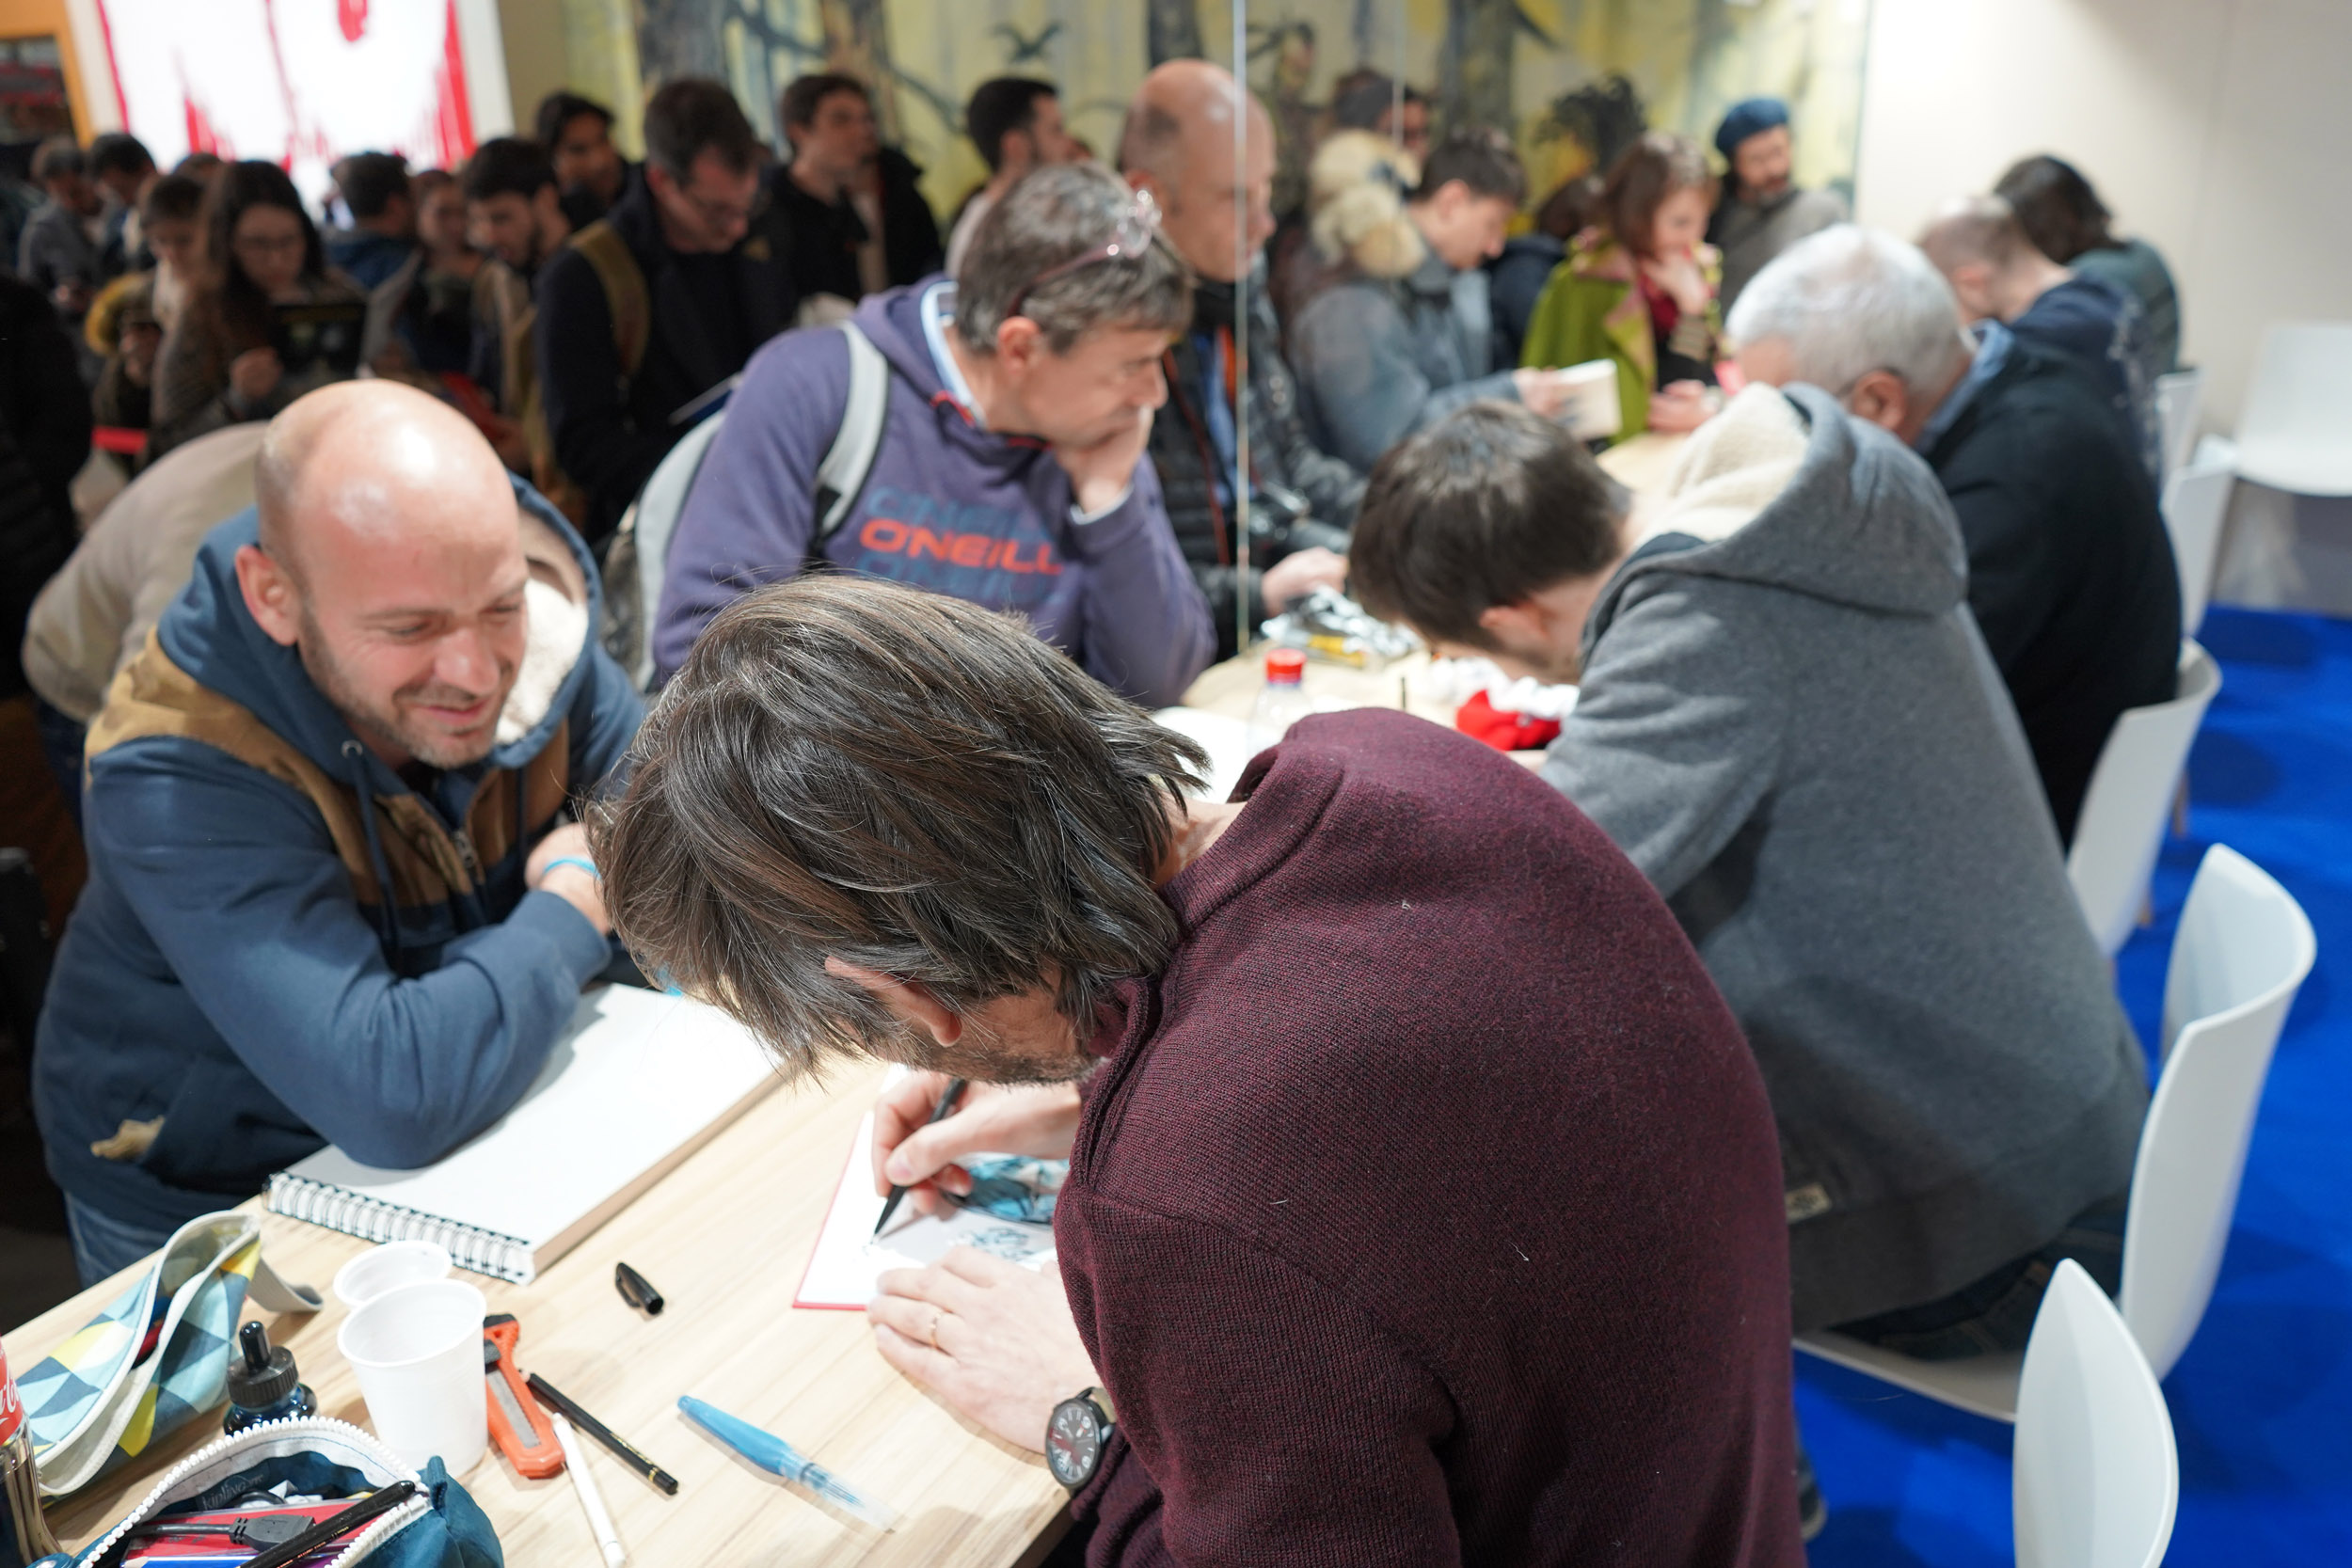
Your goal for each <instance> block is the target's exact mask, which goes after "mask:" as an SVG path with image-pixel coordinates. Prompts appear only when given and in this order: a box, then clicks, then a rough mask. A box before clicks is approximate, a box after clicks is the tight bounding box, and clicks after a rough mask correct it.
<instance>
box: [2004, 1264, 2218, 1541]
mask: <svg viewBox="0 0 2352 1568" xmlns="http://www.w3.org/2000/svg"><path fill="white" fill-rule="evenodd" d="M2180 1500H2181V1463H2180V1452H2179V1449H2177V1448H2175V1446H2174V1444H2173V1440H2172V1414H2171V1412H2170V1411H2169V1410H2168V1409H2166V1408H2165V1403H2164V1391H2163V1390H2162V1389H2161V1388H2159V1387H2158V1386H2156V1377H2155V1373H2154V1371H2153V1370H2152V1369H2151V1368H2150V1367H2149V1365H2148V1361H2147V1358H2146V1357H2145V1356H2143V1355H2141V1354H2140V1352H2139V1346H2138V1345H2137V1343H2136V1342H2135V1341H2134V1340H2133V1338H2132V1333H2131V1330H2130V1329H2128V1328H2126V1327H2125V1326H2124V1323H2123V1319H2122V1316H2121V1315H2120V1314H2118V1313H2117V1311H2116V1310H2115V1306H2114V1304H2113V1303H2112V1302H2110V1301H2108V1300H2107V1298H2106V1295H2105V1294H2104V1293H2103V1292H2102V1291H2100V1289H2099V1287H2098V1286H2097V1285H2096V1284H2094V1283H2093V1282H2092V1281H2091V1278H2090V1275H2087V1274H2085V1273H2084V1272H2083V1271H2082V1268H2081V1266H2080V1265H2079V1264H2076V1263H2074V1262H2071V1261H2069V1262H2064V1263H2060V1264H2059V1265H2058V1273H2057V1274H2056V1275H2054V1276H2053V1277H2052V1278H2051V1280H2050V1290H2049V1293H2048V1294H2047V1295H2045V1296H2043V1297H2042V1310H2041V1312H2040V1314H2039V1315H2038V1316H2036V1317H2035V1319H2034V1321H2033V1338H2032V1339H2031V1340H2030V1341H2029V1342H2027V1344H2026V1367H2025V1373H2024V1375H2023V1376H2022V1377H2021V1378H2020V1379H2019V1383H2018V1389H2017V1442H2016V1446H2015V1448H2014V1449H2012V1450H2011V1456H2010V1518H2011V1520H2012V1521H2013V1524H2014V1528H2015V1533H2016V1542H2017V1562H2018V1568H2156V1564H2158V1563H2160V1562H2162V1561H2163V1560H2164V1549H2165V1547H2166V1546H2167V1545H2168V1544H2170V1542H2171V1540H2172V1521H2173V1517H2174V1515H2175V1514H2176V1513H2177V1512H2178V1511H2179V1508H2180Z"/></svg>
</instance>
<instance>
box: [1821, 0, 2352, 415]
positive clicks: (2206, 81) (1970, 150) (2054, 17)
mask: <svg viewBox="0 0 2352 1568" xmlns="http://www.w3.org/2000/svg"><path fill="white" fill-rule="evenodd" d="M1870 28H1871V31H1870V43H1869V55H1868V61H1867V67H1866V75H1865V82H1864V88H1863V108H1862V146H1861V155H1860V158H1859V160H1858V166H1857V169H1856V177H1855V185H1856V189H1855V209H1856V214H1857V215H1858V216H1859V217H1860V219H1861V221H1863V222H1865V223H1868V224H1874V225H1876V226H1878V227H1880V228H1883V229H1888V230H1893V231H1894V232H1896V233H1899V234H1903V235H1911V234H1914V233H1915V232H1916V231H1917V230H1918V229H1919V228H1920V226H1921V224H1922V223H1923V222H1924V221H1925V219H1926V218H1927V216H1928V214H1930V212H1931V210H1932V209H1933V208H1934V207H1935V206H1936V204H1937V203H1939V202H1940V201H1942V200H1943V199H1944V198H1947V197H1950V196H1954V195H1957V194H1960V193H1962V192H1965V191H1978V190H1983V189H1985V188H1987V187H1988V186H1990V185H1991V184H1992V182H1993V181H1994V179H1995V178H1997V177H1998V176H1999V174H2000V171H2001V170H2002V169H2003V168H2005V167H2007V166H2009V164H2010V162H2012V161H2013V160H2015V159H2016V158H2019V157H2021V156H2024V155H2025V154H2026V153H2031V152H2054V153H2057V154H2058V156H2060V157H2063V158H2065V159H2067V160H2068V161H2070V162H2072V163H2074V165H2075V166H2077V167H2079V168H2081V169H2082V170H2083V172H2084V173H2085V174H2087V175H2089V176H2090V180H2091V182H2092V183H2094V184H2096V185H2097V186H2098V187H2099V192H2100V195H2101V196H2102V197H2103V198H2105V199H2106V203H2107V205H2108V206H2109V207H2110V208H2112V209H2113V210H2114V212H2115V214H2116V215H2117V225H2116V227H2117V230H2118V231H2119V232H2122V233H2125V234H2138V235H2141V236H2144V237H2145V238H2147V239H2148V240H2149V241H2150V242H2152V243H2153V245H2155V246H2156V247H2157V248H2158V249H2159V250H2161V251H2162V252H2164V255H2165V259H2166V261H2169V263H2170V265H2171V267H2172V271H2173V275H2174V277H2175V279H2176V280H2177V282H2178V284H2179V286H2180V290H2181V297H2182V321H2183V333H2184V337H2183V342H2182V356H2183V358H2184V359H2185V360H2186V361H2189V362H2193V363H2196V364H2200V365H2202V366H2204V367H2205V368H2206V370H2207V372H2209V373H2208V377H2207V382H2206V391H2205V423H2206V426H2207V428H2209V429H2220V430H2228V429H2229V428H2231V427H2232V425H2233V423H2234V422H2235V420H2236V418H2237V410H2238V405H2239V404H2240V402H2241V401H2242V399H2243V397H2244V395H2245V388H2246V380H2247V376H2248V374H2249V372H2250V371H2251V369H2252V365H2253V356H2254V351H2255V346H2256V344H2257V342H2258V341H2259V340H2260V338H2261V334H2262V328H2263V325H2264V324H2265V323H2267V322H2271V321H2277V320H2281V319H2288V318H2295V317H2330V318H2352V201H2347V200H2346V199H2345V198H2346V195H2347V191H2348V190H2352V175H2348V174H2347V173H2346V161H2345V160H2346V150H2347V149H2352V0H1877V4H1876V7H1875V8H1874V11H1873V14H1872V18H1871V23H1870Z"/></svg>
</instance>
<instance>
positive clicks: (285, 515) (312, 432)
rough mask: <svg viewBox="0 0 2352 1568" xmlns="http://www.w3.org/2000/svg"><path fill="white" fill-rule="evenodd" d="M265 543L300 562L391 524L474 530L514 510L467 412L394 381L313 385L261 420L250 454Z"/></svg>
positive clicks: (494, 525) (498, 522) (355, 543)
mask: <svg viewBox="0 0 2352 1568" xmlns="http://www.w3.org/2000/svg"><path fill="white" fill-rule="evenodd" d="M253 481H254V504H255V506H256V507H257V509H258V510H259V512H260V514H261V531H262V549H263V550H265V551H267V552H268V553H269V554H270V555H272V556H274V557H276V558H277V559H278V561H280V562H284V563H285V564H287V565H289V566H293V567H295V568H296V569H299V564H300V563H301V562H307V561H316V560H323V559H325V558H326V557H327V556H330V555H332V556H342V555H345V554H348V553H350V552H351V551H353V550H354V549H355V548H364V547H365V546H366V545H367V544H368V543H369V542H371V541H373V540H379V539H381V538H382V537H383V536H384V535H386V534H388V533H397V534H400V535H404V536H406V537H409V538H412V539H413V538H418V537H420V536H430V537H433V538H436V539H442V540H449V539H451V537H452V536H465V537H469V538H471V539H473V540H480V539H483V538H485V537H488V536H490V535H493V534H497V533H500V532H501V531H503V532H504V533H505V534H507V535H512V534H514V533H515V532H516V529H517V527H518V523H517V520H516V510H515V500H514V490H513V487H512V486H511V485H510V484H509V483H507V479H506V469H505V467H504V466H503V465H501V463H500V462H499V458H498V453H497V452H495V451H492V450H491V449H490V443H489V442H488V441H486V440H485V439H484V438H483V436H482V433H481V432H480V431H478V430H476V429H475V428H474V427H473V425H472V423H471V422H470V421H469V420H467V419H466V417H465V416H464V415H462V414H460V413H458V412H457V411H456V410H455V409H453V408H452V407H451V406H449V404H445V403H442V402H440V401H439V400H438V399H437V398H432V397H428V396H427V395H425V394H424V393H423V392H421V391H418V390H417V389H416V388H413V387H405V386H403V385H401V384H400V383H399V382H396V381H342V382H337V383H335V384H334V385H332V386H329V387H324V388H320V389H319V390H317V391H315V392H312V393H310V395H308V396H307V397H303V398H300V399H297V400H296V401H295V402H294V405H293V406H292V407H290V408H288V409H287V410H286V411H285V412H284V413H282V414H280V415H278V418H276V419H275V420H271V421H270V426H269V434H268V435H267V436H263V437H262V450H261V452H260V454H259V455H258V456H257V457H256V458H255V460H254V467H253Z"/></svg>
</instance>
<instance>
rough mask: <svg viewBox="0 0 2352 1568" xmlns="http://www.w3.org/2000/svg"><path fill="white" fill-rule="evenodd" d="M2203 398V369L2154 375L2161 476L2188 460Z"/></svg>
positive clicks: (2168, 478) (2181, 465) (2171, 471)
mask: <svg viewBox="0 0 2352 1568" xmlns="http://www.w3.org/2000/svg"><path fill="white" fill-rule="evenodd" d="M2204 400H2205V372H2203V371H2201V370H2185V371H2174V372H2171V373H2170V374H2169V375H2160V376H2158V377H2156V423H2157V425H2158V427H2159V428H2160V429H2161V430H2162V431H2163V433H2164V434H2163V440H2164V477H2165V478H2166V479H2167V480H2168V481H2169V480H2170V479H2171V477H2172V473H2173V470H2175V469H2176V468H2179V467H2183V466H2184V465H2185V464H2186V463H2187V462H2188V450H2189V448H2190V447H2191V446H2193V445H2194V444H2195V443H2196V440H2197V415H2198V412H2199V410H2200V408H2201V406H2202V405H2203V404H2204Z"/></svg>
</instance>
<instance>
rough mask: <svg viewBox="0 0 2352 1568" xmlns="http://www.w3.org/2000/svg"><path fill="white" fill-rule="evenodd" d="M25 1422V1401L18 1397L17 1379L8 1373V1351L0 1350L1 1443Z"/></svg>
mask: <svg viewBox="0 0 2352 1568" xmlns="http://www.w3.org/2000/svg"><path fill="white" fill-rule="evenodd" d="M22 1425H24V1401H23V1400H21V1399H19V1398H18V1397H17V1393H16V1379H14V1378H12V1377H10V1376H9V1375H8V1352H6V1351H4V1350H0V1443H5V1442H7V1441H8V1439H9V1438H11V1437H13V1436H15V1435H16V1429H17V1428H18V1427H20V1426H22Z"/></svg>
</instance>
